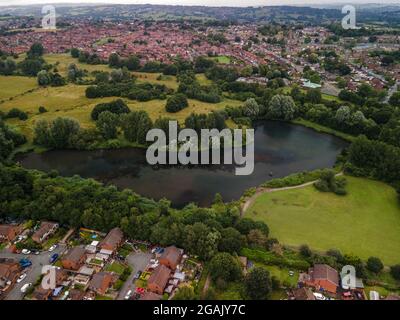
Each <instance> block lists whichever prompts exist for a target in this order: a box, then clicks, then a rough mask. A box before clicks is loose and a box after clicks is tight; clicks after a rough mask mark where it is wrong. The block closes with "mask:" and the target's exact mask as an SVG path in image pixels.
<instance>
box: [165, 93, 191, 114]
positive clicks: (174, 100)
mask: <svg viewBox="0 0 400 320" xmlns="http://www.w3.org/2000/svg"><path fill="white" fill-rule="evenodd" d="M188 106H189V103H188V101H187V98H186V96H185V95H184V94H182V93H177V94H174V95H173V96H171V97H169V98H168V100H167V104H166V105H165V110H166V111H167V112H178V111H180V110H182V109H184V108H187V107H188Z"/></svg>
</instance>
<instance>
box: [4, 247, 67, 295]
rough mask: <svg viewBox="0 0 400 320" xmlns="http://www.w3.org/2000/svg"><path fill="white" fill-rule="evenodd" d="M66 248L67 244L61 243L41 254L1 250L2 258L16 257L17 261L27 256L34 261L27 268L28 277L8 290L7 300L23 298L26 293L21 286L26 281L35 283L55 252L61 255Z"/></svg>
mask: <svg viewBox="0 0 400 320" xmlns="http://www.w3.org/2000/svg"><path fill="white" fill-rule="evenodd" d="M65 249H66V246H64V245H59V246H58V247H57V248H56V249H55V250H54V251H53V252H48V251H43V252H41V253H40V254H39V255H33V254H29V255H24V254H15V253H10V252H8V251H7V250H3V251H0V258H8V259H14V260H16V261H19V260H21V259H22V258H27V259H29V260H30V261H31V262H32V266H30V267H29V268H27V269H25V270H24V272H25V273H26V278H25V279H24V280H23V281H22V282H20V283H16V284H15V285H14V288H13V289H12V290H11V291H10V292H8V294H7V296H6V298H5V300H22V298H23V296H24V294H23V293H22V292H21V288H22V286H23V285H24V284H26V283H35V282H36V280H37V279H38V278H39V276H40V275H41V273H42V266H44V265H46V264H49V258H50V256H51V255H53V254H54V253H58V254H59V255H61V254H62V253H63V252H64V251H65Z"/></svg>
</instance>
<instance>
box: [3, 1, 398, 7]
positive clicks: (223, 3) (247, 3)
mask: <svg viewBox="0 0 400 320" xmlns="http://www.w3.org/2000/svg"><path fill="white" fill-rule="evenodd" d="M38 3H39V4H40V3H131V4H147V3H148V4H165V5H204V6H260V5H264V6H267V5H284V4H297V5H300V4H334V3H346V4H359V3H398V4H399V3H400V2H399V1H395V0H47V1H46V0H0V5H26V4H38Z"/></svg>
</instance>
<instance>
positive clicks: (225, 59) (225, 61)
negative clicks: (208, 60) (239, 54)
mask: <svg viewBox="0 0 400 320" xmlns="http://www.w3.org/2000/svg"><path fill="white" fill-rule="evenodd" d="M212 59H213V60H214V61H215V62H217V63H221V64H229V63H231V58H230V57H228V56H217V57H213V58H212Z"/></svg>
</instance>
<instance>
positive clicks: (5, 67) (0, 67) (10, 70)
mask: <svg viewBox="0 0 400 320" xmlns="http://www.w3.org/2000/svg"><path fill="white" fill-rule="evenodd" d="M15 70H17V63H16V62H15V60H14V59H12V58H10V57H6V56H2V57H1V58H0V75H3V76H10V75H12V74H14V72H15Z"/></svg>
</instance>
